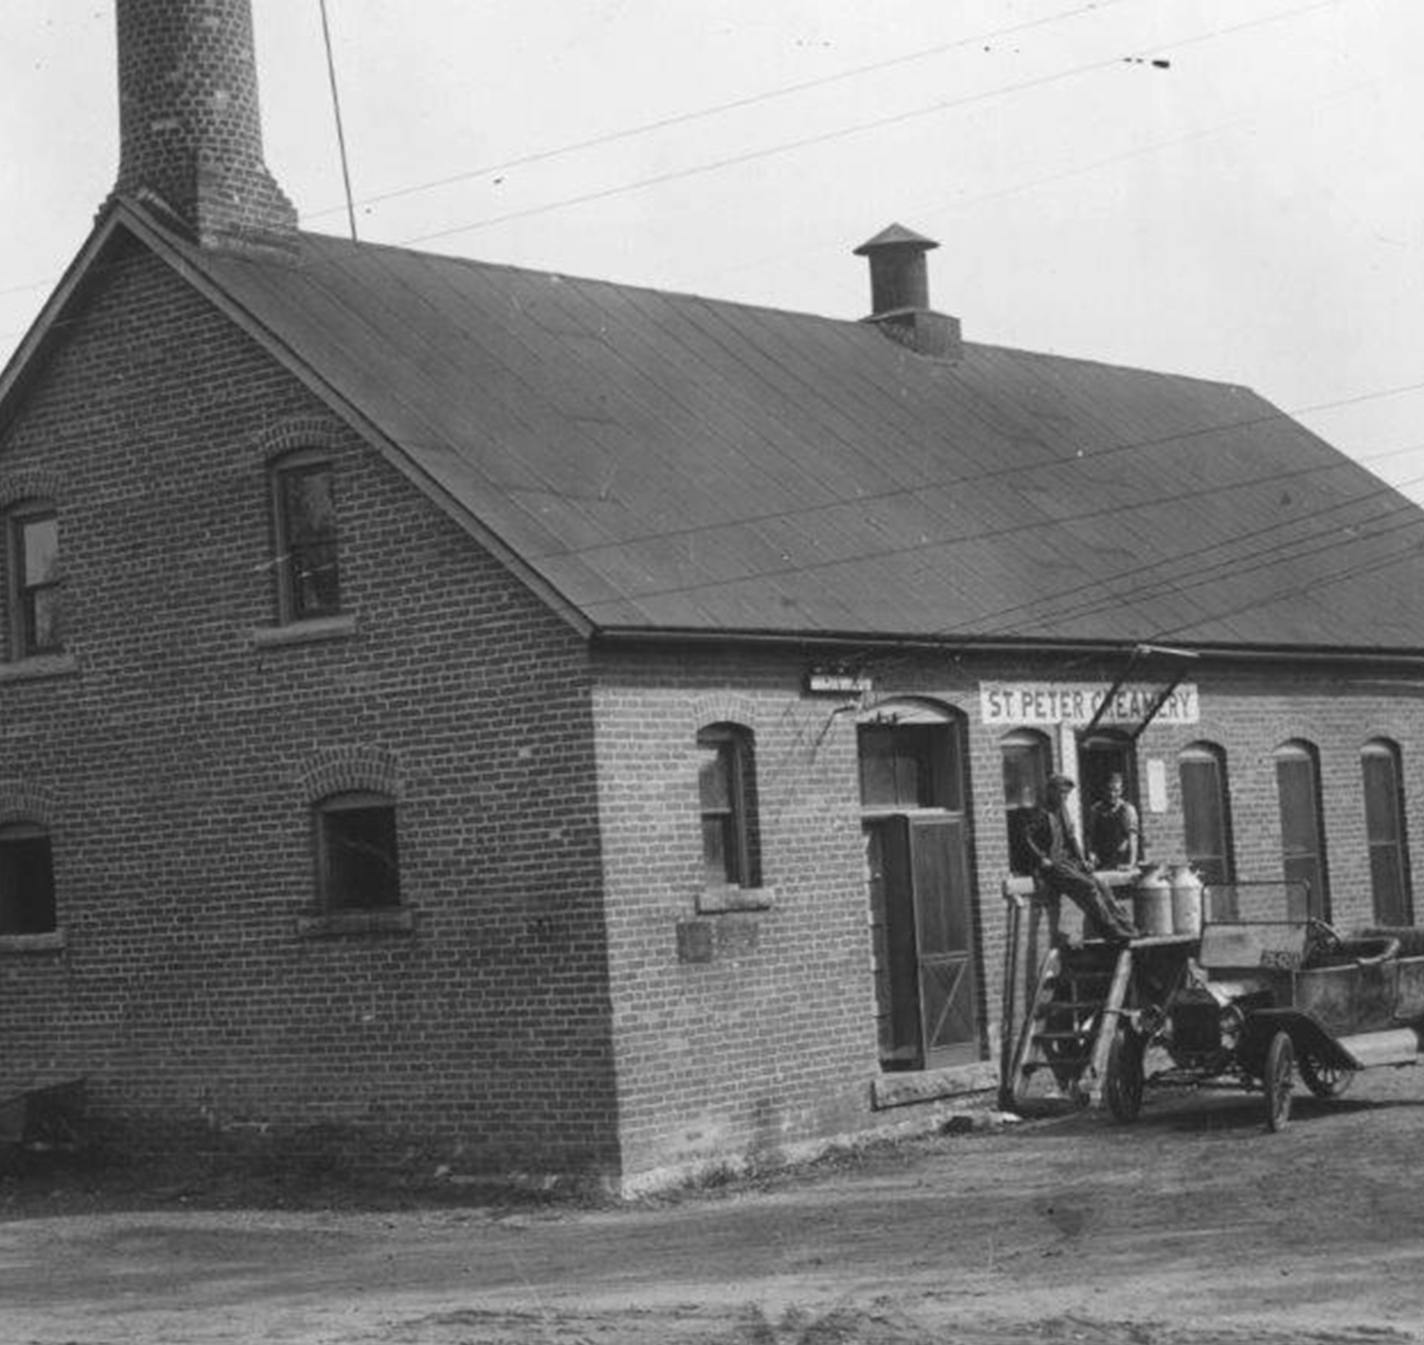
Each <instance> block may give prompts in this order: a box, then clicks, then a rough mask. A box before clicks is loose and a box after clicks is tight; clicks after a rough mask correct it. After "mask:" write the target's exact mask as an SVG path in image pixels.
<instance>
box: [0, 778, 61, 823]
mask: <svg viewBox="0 0 1424 1345" xmlns="http://www.w3.org/2000/svg"><path fill="white" fill-rule="evenodd" d="M53 818H54V805H53V804H52V803H51V802H50V800H49V798H48V797H47V796H46V795H45V794H42V793H41V792H40V791H39V790H37V789H32V788H30V787H28V786H26V785H23V784H16V783H14V782H9V781H4V782H0V827H4V826H9V825H11V824H12V823H16V822H33V823H35V824H36V825H37V826H42V827H49V826H51V825H52V822H53Z"/></svg>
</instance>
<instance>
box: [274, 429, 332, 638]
mask: <svg viewBox="0 0 1424 1345" xmlns="http://www.w3.org/2000/svg"><path fill="white" fill-rule="evenodd" d="M271 488H272V515H273V538H274V543H275V547H276V554H275V556H274V557H273V572H274V574H275V575H276V578H277V614H278V620H279V621H281V622H282V623H283V624H288V623H294V622H303V621H315V620H322V619H325V618H330V617H334V616H337V615H339V614H340V612H341V574H340V553H339V546H338V533H337V512H336V485H335V472H334V470H333V468H332V465H331V461H330V459H329V458H328V457H327V456H326V455H325V454H322V453H318V452H314V451H309V450H300V451H298V452H295V453H288V454H286V455H285V456H284V457H282V458H280V459H278V461H277V462H276V463H275V464H274V465H273V468H272V473H271Z"/></svg>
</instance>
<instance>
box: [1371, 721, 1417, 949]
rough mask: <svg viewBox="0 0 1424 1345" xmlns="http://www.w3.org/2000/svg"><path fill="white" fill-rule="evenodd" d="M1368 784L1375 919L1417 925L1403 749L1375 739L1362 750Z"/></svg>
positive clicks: (1388, 922)
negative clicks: (1402, 777) (1401, 757)
mask: <svg viewBox="0 0 1424 1345" xmlns="http://www.w3.org/2000/svg"><path fill="white" fill-rule="evenodd" d="M1360 767H1361V770H1362V771H1363V774H1364V787H1365V837H1366V840H1367V842H1368V844H1369V850H1370V890H1371V893H1372V895H1373V898H1374V909H1375V921H1376V923H1378V924H1381V925H1412V924H1413V923H1414V898H1413V894H1412V893H1411V891H1410V881H1409V847H1408V843H1407V840H1406V835H1405V827H1404V790H1403V788H1402V786H1401V783H1400V775H1401V772H1400V768H1399V748H1398V747H1397V746H1396V745H1395V744H1394V743H1392V742H1387V741H1385V740H1383V739H1378V738H1377V739H1375V740H1374V741H1372V742H1368V743H1366V744H1365V746H1364V749H1363V750H1362V751H1361V753H1360Z"/></svg>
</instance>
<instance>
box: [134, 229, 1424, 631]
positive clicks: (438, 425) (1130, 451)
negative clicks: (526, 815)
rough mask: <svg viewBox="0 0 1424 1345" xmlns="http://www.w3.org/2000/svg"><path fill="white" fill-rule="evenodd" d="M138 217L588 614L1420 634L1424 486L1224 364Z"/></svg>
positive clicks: (721, 623) (770, 627) (597, 621)
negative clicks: (1192, 374)
mask: <svg viewBox="0 0 1424 1345" xmlns="http://www.w3.org/2000/svg"><path fill="white" fill-rule="evenodd" d="M157 232H158V233H159V234H160V235H162V237H164V238H165V239H166V240H167V246H168V247H169V248H170V249H171V250H172V254H173V255H175V256H181V257H182V258H183V259H185V260H186V261H187V263H189V264H190V265H191V266H192V267H193V268H194V270H195V271H196V272H197V273H198V274H199V275H200V276H201V277H202V278H203V279H204V280H205V282H206V283H208V284H210V285H211V286H214V287H216V289H217V290H218V291H220V292H221V293H222V295H224V296H225V297H226V299H227V300H228V301H229V302H230V303H231V304H232V305H235V306H236V308H238V309H240V310H241V311H242V312H243V313H245V314H247V315H249V316H250V318H251V319H252V321H253V322H254V323H255V324H257V325H258V326H259V327H260V329H261V330H262V331H263V332H265V333H266V334H267V336H268V339H270V341H271V343H272V345H273V348H274V349H278V350H280V351H282V352H284V353H285V356H286V357H287V358H289V359H291V360H295V361H297V362H299V363H301V364H302V365H304V366H305V369H306V372H307V374H308V375H309V376H310V377H311V378H312V379H314V380H315V382H316V383H317V384H319V385H320V386H322V387H324V388H325V389H327V390H329V391H330V392H331V393H332V394H334V396H335V397H337V398H339V399H340V400H341V401H342V402H343V403H345V404H346V405H348V406H351V407H355V408H357V409H358V410H359V412H360V415H361V417H362V418H363V419H364V420H365V421H366V422H367V423H368V424H370V425H372V426H375V427H376V428H377V429H378V430H379V431H380V433H381V434H382V435H383V436H384V437H385V438H386V440H387V441H388V442H390V443H393V444H395V445H396V446H398V448H399V450H400V452H401V453H403V454H404V455H406V456H407V457H408V459H409V460H410V463H411V464H413V465H414V468H415V469H416V470H417V471H418V473H419V474H421V475H423V476H424V477H425V478H428V480H429V481H430V482H431V483H432V484H433V485H434V486H435V487H437V488H438V489H439V491H441V492H442V493H443V495H444V496H445V497H446V498H447V499H449V500H452V501H454V502H455V505H456V506H457V507H458V509H460V510H463V511H466V512H467V513H468V515H469V518H470V519H471V521H472V522H473V523H475V524H477V525H478V527H479V528H480V529H482V530H483V531H484V533H485V534H486V535H488V536H490V537H492V538H495V539H498V541H499V542H500V543H501V544H502V546H503V547H504V548H506V549H507V552H508V554H510V555H512V556H514V557H517V558H518V559H519V561H520V562H521V563H522V565H523V566H525V567H527V569H528V572H529V573H530V574H532V575H534V576H537V577H538V579H539V580H540V582H541V583H542V585H545V586H547V589H548V590H550V591H552V592H554V593H556V594H558V595H561V597H562V599H563V600H564V601H565V602H566V603H567V604H569V606H571V607H572V608H573V609H574V610H575V611H576V612H578V613H580V614H581V615H582V617H583V618H584V619H585V620H586V621H587V622H588V623H589V624H590V625H591V626H592V627H593V628H596V629H601V630H622V629H627V630H640V631H647V630H670V631H671V630H675V631H679V632H690V633H695V632H704V633H709V634H715V633H718V632H724V633H741V632H761V633H768V634H780V635H788V636H795V637H810V636H818V635H834V636H841V635H845V636H850V637H856V636H864V637H867V638H868V637H886V638H907V639H941V638H943V639H952V640H1009V641H1016V640H1024V641H1030V642H1035V643H1038V642H1057V641H1074V642H1076V641H1093V642H1097V641H1110V642H1118V641H1122V642H1136V641H1144V640H1171V641H1173V642H1176V643H1180V644H1183V645H1212V646H1221V645H1228V646H1250V647H1258V648H1260V647H1279V646H1304V647H1315V648H1341V649H1352V650H1371V649H1395V650H1402V649H1413V648H1417V647H1421V646H1424V582H1421V579H1424V564H1421V548H1424V512H1421V511H1420V510H1419V509H1418V508H1417V507H1416V506H1414V505H1413V504H1411V503H1410V502H1408V501H1407V500H1406V499H1405V498H1404V497H1403V496H1401V495H1400V494H1398V493H1397V492H1396V491H1394V490H1393V489H1391V488H1389V487H1387V486H1385V485H1384V484H1383V483H1382V482H1381V481H1380V480H1378V479H1377V478H1376V477H1374V476H1372V475H1371V474H1370V473H1368V472H1367V471H1365V470H1364V469H1363V468H1361V467H1359V466H1358V465H1356V464H1355V463H1353V462H1352V461H1351V460H1350V459H1348V458H1346V457H1345V456H1344V455H1342V454H1341V453H1339V452H1338V451H1336V450H1335V449H1333V448H1331V447H1330V446H1329V445H1328V444H1326V443H1325V442H1323V441H1322V440H1321V439H1319V438H1318V437H1317V436H1315V435H1314V434H1312V433H1311V432H1309V431H1308V430H1307V429H1305V428H1304V427H1303V426H1301V425H1299V424H1298V423H1296V422H1295V421H1293V420H1291V419H1290V418H1289V417H1288V416H1286V415H1284V414H1283V413H1281V412H1280V411H1278V410H1276V408H1274V407H1273V406H1271V405H1270V404H1269V403H1267V402H1265V401H1263V400H1262V399H1261V398H1260V397H1258V396H1256V395H1255V394H1254V393H1252V392H1250V391H1248V390H1247V389H1245V388H1242V387H1236V386H1232V385H1228V384H1220V383H1212V382H1206V381H1202V380H1198V379H1193V378H1186V377H1180V376H1174V375H1166V374H1159V373H1150V372H1144V371H1141V370H1137V369H1130V368H1122V367H1116V366H1110V365H1106V364H1100V363H1094V362H1091V361H1087V360H1078V359H1066V358H1062V357H1059V356H1054V355H1044V354H1035V353H1030V352H1027V351H1022V350H1011V349H1005V348H1001V347H996V346H987V345H976V344H973V343H966V344H965V346H964V352H963V358H962V359H960V360H957V361H955V362H944V361H937V360H931V359H926V358H924V357H921V356H919V355H916V354H914V353H913V352H911V351H909V350H907V349H905V348H904V347H902V346H900V345H898V344H896V343H895V342H893V341H891V340H889V339H887V338H886V337H885V336H884V335H882V334H881V333H880V332H879V331H877V330H875V329H874V328H873V327H871V326H868V325H865V324H863V323H858V322H848V321H837V320H831V319H827V318H823V317H816V316H809V315H806V314H800V313H789V312H782V311H777V310H773V309H769V308H757V307H751V306H747V305H743V304H737V303H727V302H721V301H716V300H711V299H706V298H700V297H696V296H691V295H685V294H673V293H664V292H661V291H654V290H649V289H641V288H636V287H633V286H628V285H618V284H612V283H608V282H605V281H597V280H586V279H576V278H571V277H567V276H562V275H555V274H548V273H543V272H535V271H528V270H520V269H515V268H511V267H507V266H497V265H488V264H482V263H478V262H472V261H467V260H460V259H455V258H448V257H441V256H435V255H431V254H426V253H420V252H415V251H408V250H403V249H398V248H391V247H384V246H377V245H372V244H358V243H352V242H348V241H345V240H341V239H334V238H328V237H324V236H319V235H310V234H307V235H303V239H302V248H303V253H302V261H301V264H300V265H299V266H298V267H296V268H293V267H291V266H290V265H281V264H277V263H272V262H267V261H262V260H260V259H242V258H238V257H235V256H232V255H220V254H214V253H209V252H204V251H202V250H200V249H199V248H197V247H196V246H193V245H191V244H189V243H187V242H185V241H183V240H182V239H181V238H179V237H178V236H177V235H174V234H171V233H166V232H165V231H163V230H161V229H159V230H158V231H157Z"/></svg>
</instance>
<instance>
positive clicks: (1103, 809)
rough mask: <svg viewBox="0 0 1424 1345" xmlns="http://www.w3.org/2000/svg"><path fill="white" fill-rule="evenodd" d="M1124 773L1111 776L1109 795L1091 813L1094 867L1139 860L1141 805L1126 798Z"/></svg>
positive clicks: (1121, 866) (1116, 866) (1113, 866)
mask: <svg viewBox="0 0 1424 1345" xmlns="http://www.w3.org/2000/svg"><path fill="white" fill-rule="evenodd" d="M1122 791H1123V783H1122V776H1120V775H1119V774H1117V772H1116V771H1114V772H1113V774H1111V775H1110V776H1108V792H1107V797H1106V798H1103V799H1099V800H1098V802H1097V803H1095V804H1093V808H1092V811H1091V812H1090V813H1089V814H1088V842H1089V847H1090V848H1089V854H1088V858H1089V859H1090V860H1091V861H1092V863H1093V867H1094V868H1099V869H1130V868H1132V866H1133V865H1134V864H1136V863H1137V845H1138V835H1139V824H1138V820H1137V809H1136V808H1134V807H1133V806H1132V804H1130V803H1129V802H1128V801H1127V800H1126V799H1125V798H1123V794H1122Z"/></svg>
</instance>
